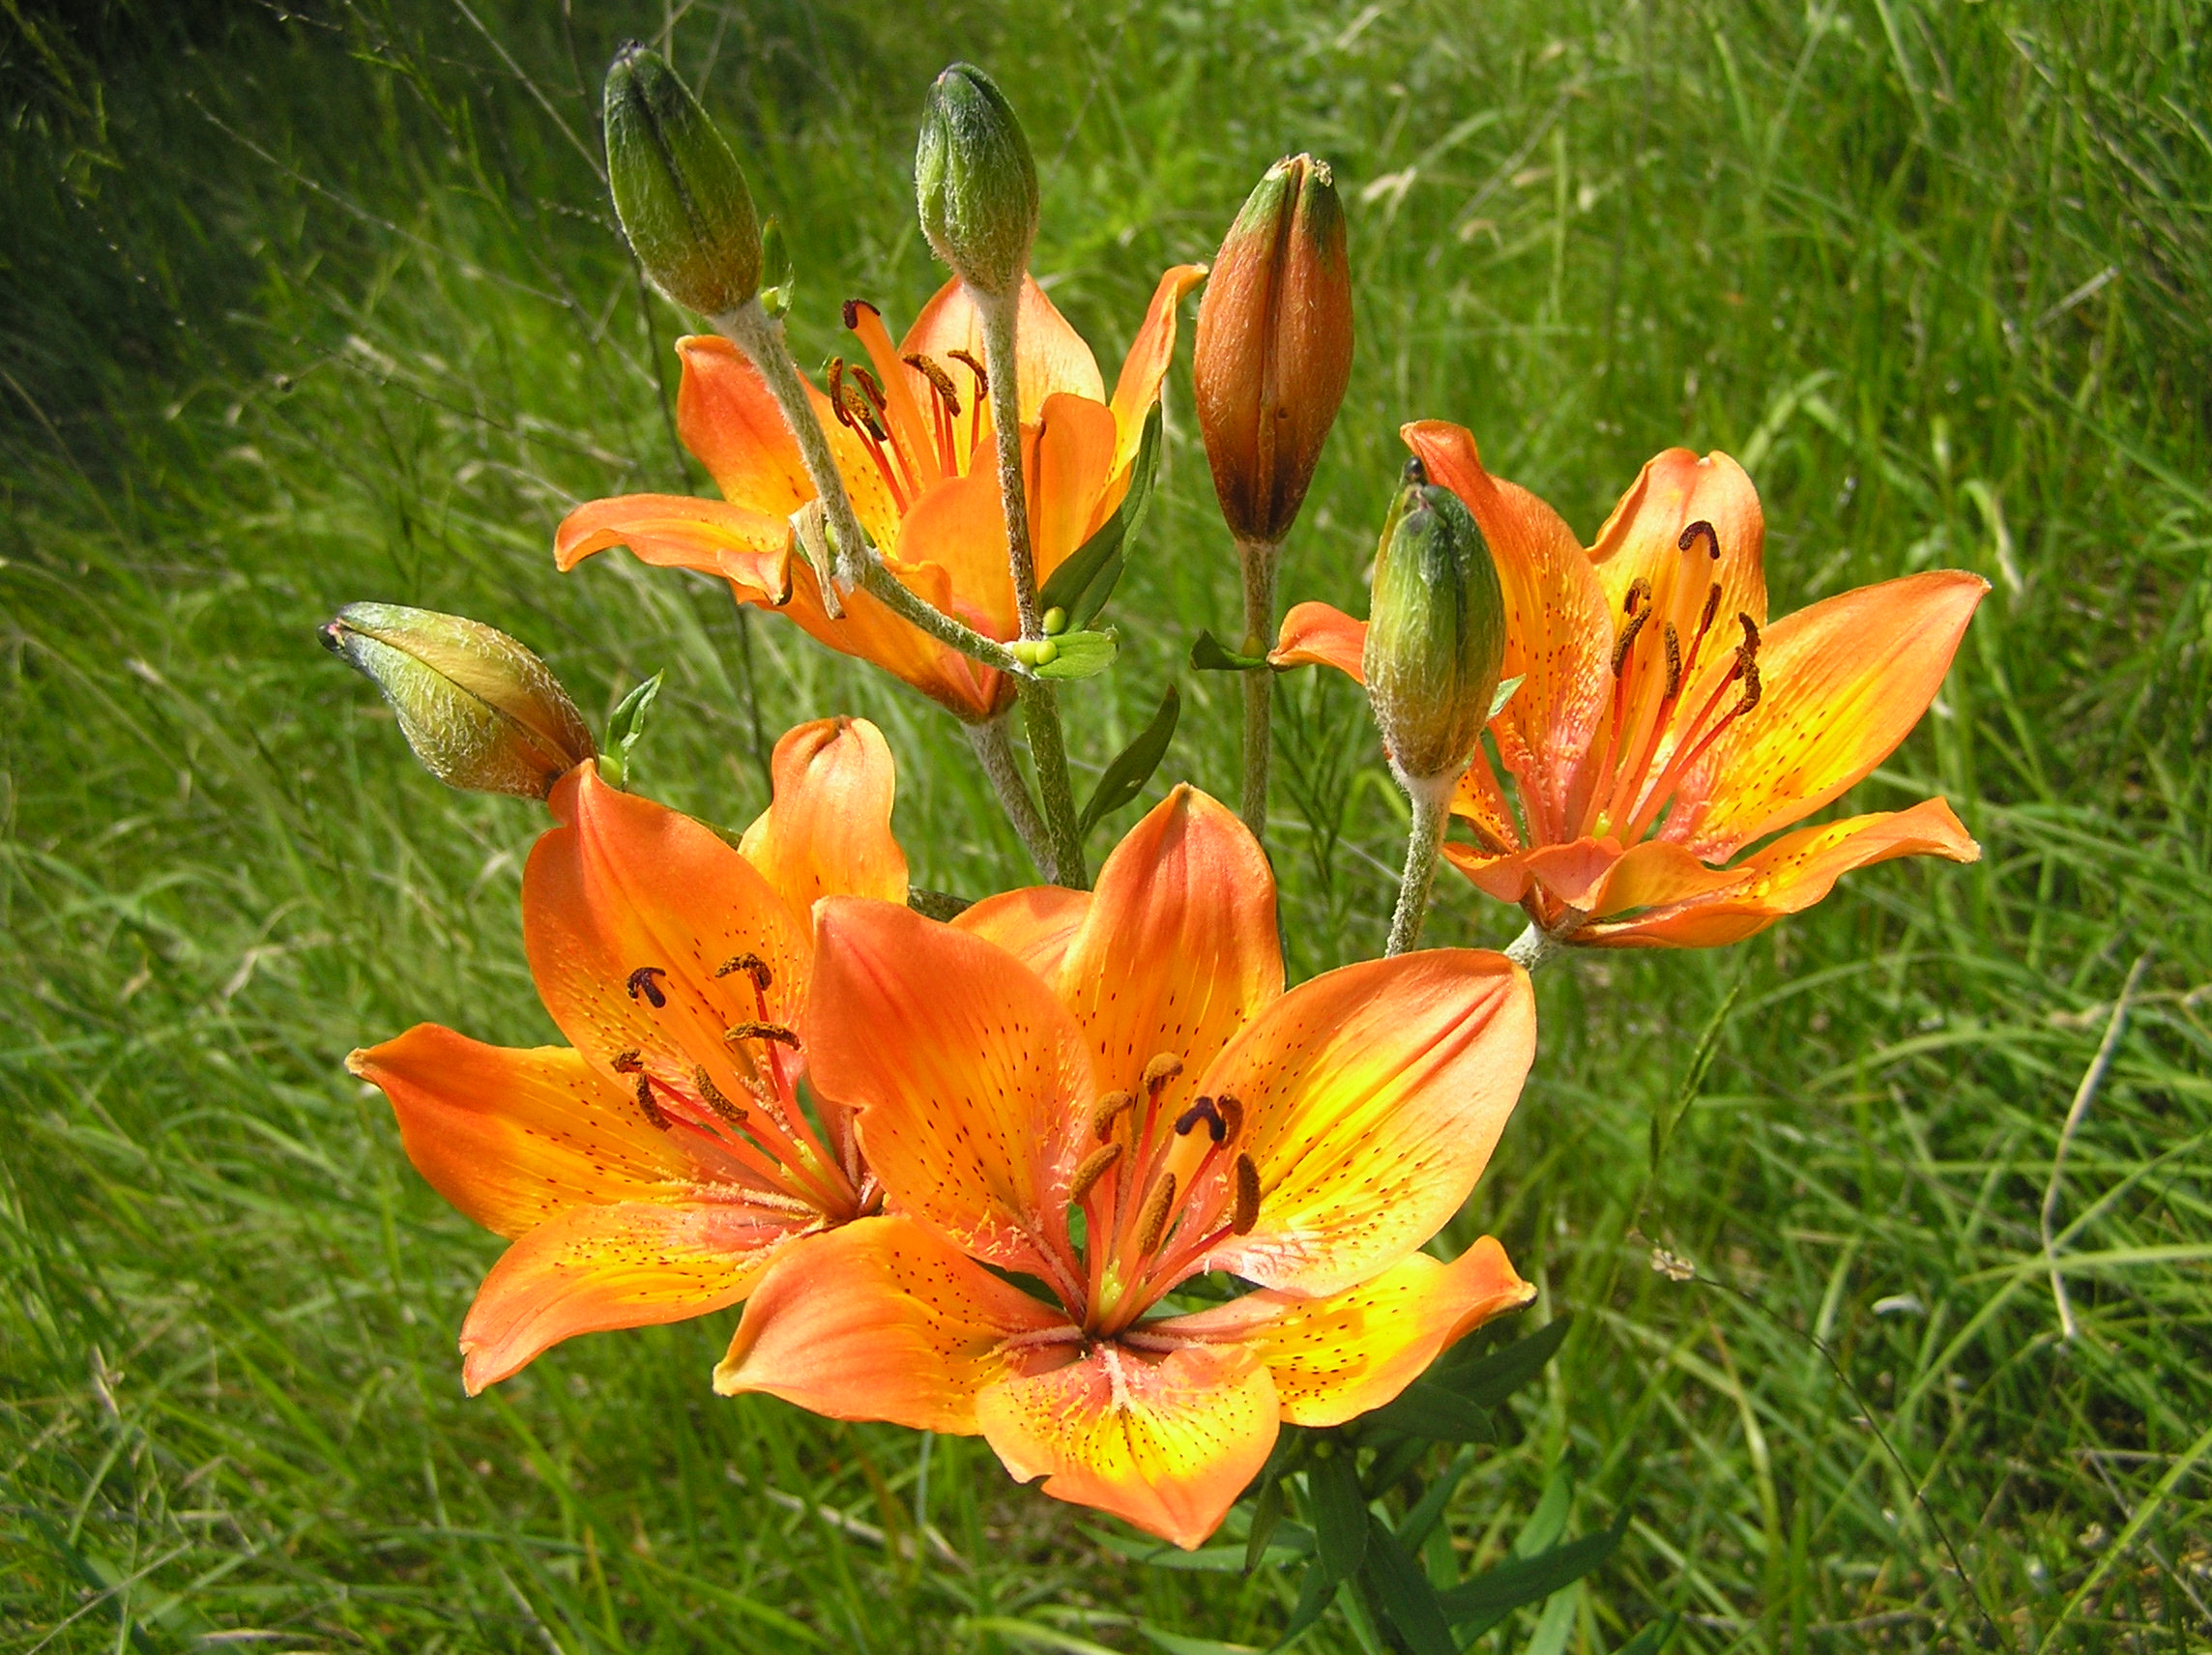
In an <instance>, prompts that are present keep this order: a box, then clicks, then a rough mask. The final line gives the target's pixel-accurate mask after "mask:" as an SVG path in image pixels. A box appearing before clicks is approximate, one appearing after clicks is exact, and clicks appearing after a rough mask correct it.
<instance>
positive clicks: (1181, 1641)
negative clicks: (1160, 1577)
mask: <svg viewBox="0 0 2212 1655" xmlns="http://www.w3.org/2000/svg"><path fill="white" fill-rule="evenodd" d="M1137 1630H1138V1631H1139V1632H1141V1633H1143V1634H1144V1635H1145V1636H1146V1637H1147V1638H1149V1639H1150V1640H1152V1645H1153V1647H1154V1648H1157V1649H1163V1650H1165V1651H1166V1652H1167V1655H1260V1651H1259V1650H1258V1649H1257V1648H1255V1647H1254V1646H1253V1645H1251V1644H1249V1643H1223V1642H1220V1641H1219V1640H1215V1639H1211V1638H1191V1637H1189V1636H1187V1635H1185V1634H1183V1633H1180V1632H1170V1631H1169V1630H1168V1629H1167V1628H1166V1627H1164V1626H1154V1625H1153V1624H1152V1623H1151V1622H1150V1621H1149V1620H1140V1621H1139V1622H1137Z"/></svg>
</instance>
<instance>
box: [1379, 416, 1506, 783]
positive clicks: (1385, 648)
mask: <svg viewBox="0 0 2212 1655" xmlns="http://www.w3.org/2000/svg"><path fill="white" fill-rule="evenodd" d="M1504 665H1505V595H1504V593H1503V592H1502V591H1501V590H1500V589H1499V584H1498V569H1497V566H1495V565H1494V564H1493V563H1492V562H1491V559H1490V547H1489V546H1488V544H1486V543H1485V541H1484V540H1483V537H1482V531H1481V530H1480V529H1478V528H1477V527H1476V526H1475V522H1474V519H1473V518H1472V517H1471V516H1470V515H1469V514H1468V509H1467V508H1466V507H1465V506H1463V505H1461V504H1460V502H1459V497H1458V496H1457V495H1455V494H1453V493H1452V492H1451V490H1449V489H1448V488H1438V487H1435V486H1434V485H1432V484H1430V483H1429V481H1428V479H1427V477H1426V475H1425V474H1424V473H1423V472H1422V470H1421V463H1420V461H1418V460H1412V461H1410V462H1408V464H1407V467H1406V486H1405V487H1403V488H1401V489H1400V490H1399V491H1398V498H1397V500H1396V501H1395V502H1394V503H1393V504H1392V505H1391V508H1390V517H1389V521H1388V522H1387V523H1385V524H1384V525H1383V544H1382V548H1381V550H1380V551H1379V552H1378V553H1377V554H1376V559H1375V595H1374V600H1373V602H1372V604H1371V605H1370V606H1369V609H1368V621H1367V651H1366V658H1365V661H1364V666H1365V671H1366V676H1367V701H1368V705H1369V706H1370V707H1372V708H1373V709H1374V711H1375V722H1376V724H1377V725H1378V726H1379V727H1380V728H1381V730H1382V732H1383V751H1384V752H1385V753H1387V754H1388V755H1389V759H1390V763H1391V766H1392V768H1393V769H1396V770H1397V772H1398V774H1399V775H1400V777H1401V778H1403V779H1405V780H1406V781H1407V782H1408V783H1409V784H1411V783H1413V782H1434V781H1445V780H1449V779H1451V778H1454V777H1456V776H1458V775H1459V773H1460V772H1461V771H1462V770H1464V769H1467V766H1468V761H1469V760H1470V758H1471V757H1472V756H1473V754H1474V744H1475V742H1476V741H1477V740H1480V739H1481V736H1482V727H1483V725H1484V724H1485V723H1486V722H1488V720H1489V717H1490V701H1491V697H1492V696H1493V695H1494V694H1495V693H1496V692H1497V689H1498V678H1499V673H1500V672H1501V671H1502V670H1503V669H1504Z"/></svg>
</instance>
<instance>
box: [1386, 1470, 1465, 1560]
mask: <svg viewBox="0 0 2212 1655" xmlns="http://www.w3.org/2000/svg"><path fill="white" fill-rule="evenodd" d="M1473 1469H1474V1450H1473V1449H1471V1448H1462V1449H1461V1450H1460V1451H1459V1452H1458V1453H1457V1454H1455V1455H1453V1456H1452V1463H1451V1464H1450V1465H1448V1466H1445V1467H1444V1470H1443V1474H1442V1475H1441V1476H1440V1477H1439V1478H1437V1480H1436V1481H1435V1482H1433V1483H1431V1484H1430V1485H1429V1486H1428V1489H1427V1490H1426V1491H1425V1492H1424V1493H1423V1494H1422V1495H1421V1497H1420V1498H1419V1499H1418V1500H1417V1501H1415V1502H1414V1505H1413V1509H1412V1511H1409V1512H1408V1513H1406V1521H1405V1522H1403V1523H1401V1524H1398V1543H1399V1544H1400V1545H1402V1546H1403V1547H1405V1548H1406V1550H1407V1551H1409V1552H1418V1551H1419V1550H1420V1549H1421V1543H1422V1542H1423V1541H1425V1540H1427V1539H1428V1537H1429V1535H1430V1532H1431V1531H1432V1530H1434V1529H1435V1527H1436V1526H1437V1524H1439V1523H1440V1522H1441V1521H1442V1520H1443V1515H1444V1507H1445V1506H1447V1505H1449V1504H1450V1503H1451V1497H1452V1495H1454V1494H1455V1493H1457V1492H1458V1490H1459V1485H1460V1483H1461V1481H1462V1479H1464V1478H1465V1477H1466V1476H1467V1474H1468V1472H1470V1471H1471V1470H1473Z"/></svg>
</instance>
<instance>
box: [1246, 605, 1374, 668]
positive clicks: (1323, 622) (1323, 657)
mask: <svg viewBox="0 0 2212 1655" xmlns="http://www.w3.org/2000/svg"><path fill="white" fill-rule="evenodd" d="M1366 654H1367V623H1366V622H1364V621H1354V620H1353V618H1352V617H1351V616H1349V615H1347V614H1346V613H1345V612H1344V611H1343V610H1341V609H1335V608H1332V607H1330V606H1329V605H1328V604H1326V603H1312V602H1308V603H1294V604H1292V605H1291V608H1290V613H1289V614H1287V615H1285V616H1284V617H1283V624H1282V629H1281V630H1280V631H1279V632H1278V633H1277V634H1276V636H1275V647H1274V648H1273V649H1271V650H1269V651H1268V652H1267V664H1268V665H1269V666H1272V667H1306V666H1316V667H1334V668H1336V670H1337V671H1338V672H1340V673H1343V674H1344V675H1345V676H1346V677H1348V678H1350V679H1351V680H1352V682H1353V683H1360V684H1363V683H1365V682H1367V666H1366Z"/></svg>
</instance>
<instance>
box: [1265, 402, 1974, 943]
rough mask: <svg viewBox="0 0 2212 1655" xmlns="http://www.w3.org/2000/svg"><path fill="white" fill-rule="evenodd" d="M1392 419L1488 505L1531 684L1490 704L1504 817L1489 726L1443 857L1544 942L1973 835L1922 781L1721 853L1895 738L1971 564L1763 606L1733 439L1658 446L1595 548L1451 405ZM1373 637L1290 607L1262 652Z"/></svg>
mask: <svg viewBox="0 0 2212 1655" xmlns="http://www.w3.org/2000/svg"><path fill="white" fill-rule="evenodd" d="M1401 435H1403V436H1404V437H1405V439H1406V442H1407V444H1408V446H1409V447H1411V448H1412V450H1413V451H1414V453H1416V454H1417V455H1419V456H1420V459H1421V463H1422V464H1423V465H1424V466H1425V467H1426V468H1427V470H1428V473H1429V477H1430V479H1431V480H1433V481H1436V482H1440V483H1441V484H1443V485H1444V486H1445V487H1447V488H1449V489H1450V490H1451V491H1452V492H1453V493H1455V494H1457V495H1458V496H1459V497H1460V499H1461V500H1462V501H1464V502H1465V503H1466V505H1467V508H1468V509H1469V510H1470V512H1472V513H1473V515H1474V520H1475V521H1476V522H1477V523H1478V524H1480V525H1481V528H1482V532H1483V536H1484V537H1485V538H1486V539H1487V540H1488V541H1489V543H1490V550H1491V555H1492V556H1493V558H1495V559H1496V561H1497V564H1498V574H1499V582H1500V583H1501V584H1502V586H1503V588H1504V592H1505V603H1506V610H1507V633H1506V645H1505V676H1506V677H1507V678H1508V679H1510V678H1514V677H1519V678H1520V679H1521V685H1520V688H1519V689H1518V690H1516V691H1515V693H1514V695H1513V699H1512V700H1511V701H1510V702H1508V703H1507V704H1506V706H1505V708H1504V709H1503V710H1502V711H1500V712H1499V715H1498V717H1496V718H1495V719H1493V720H1492V721H1491V725H1490V732H1491V735H1492V737H1493V738H1494V739H1495V740H1496V741H1497V743H1498V753H1499V759H1500V760H1501V761H1502V762H1503V764H1504V766H1505V769H1506V771H1507V773H1508V774H1510V775H1511V776H1512V778H1513V782H1514V791H1515V795H1516V797H1517V799H1518V802H1519V806H1520V808H1519V811H1518V813H1516V812H1515V810H1514V809H1513V807H1512V805H1511V804H1509V803H1508V802H1507V799H1506V797H1505V793H1504V791H1503V789H1502V788H1501V787H1500V786H1499V781H1498V777H1497V774H1496V772H1495V771H1494V770H1493V769H1491V766H1490V760H1489V757H1488V755H1487V754H1486V753H1485V752H1484V751H1483V750H1482V749H1481V748H1480V747H1479V746H1478V747H1477V748H1476V750H1475V755H1474V762H1473V764H1472V766H1471V767H1470V769H1469V770H1468V772H1467V774H1466V776H1464V777H1463V778H1462V779H1461V782H1460V786H1459V790H1458V793H1457V796H1456V797H1455V798H1454V799H1453V802H1452V810H1453V813H1454V814H1455V815H1456V816H1458V817H1460V818H1461V819H1462V820H1464V821H1465V822H1467V823H1468V824H1469V825H1470V827H1471V828H1472V830H1473V833H1474V836H1475V840H1476V843H1475V844H1473V845H1471V846H1470V845H1464V844H1458V843H1447V844H1446V845H1445V846H1444V855H1445V856H1446V857H1449V858H1450V859H1451V861H1452V863H1453V865H1455V866H1456V867H1458V868H1459V870H1460V871H1461V872H1462V873H1464V874H1466V875H1467V877H1468V878H1469V879H1470V880H1471V881H1472V882H1473V883H1474V884H1475V886H1477V887H1479V888H1480V889H1482V890H1484V891H1486V892H1488V893H1489V894H1490V895H1492V896H1495V897H1497V898H1499V900H1500V901H1504V902H1518V903H1520V904H1521V906H1522V907H1523V908H1524V909H1525V910H1526V911H1527V912H1528V916H1529V918H1530V919H1532V920H1533V921H1534V922H1535V923H1536V925H1537V926H1538V927H1539V928H1540V929H1541V930H1542V931H1543V932H1544V933H1545V934H1546V935H1547V936H1549V937H1550V938H1551V939H1552V940H1553V941H1555V942H1557V943H1574V944H1587V945H1594V946H1599V947H1646V948H1648V947H1677V948H1695V947H1707V946H1712V945H1714V944H1724V943H1733V942H1737V941H1739V940H1741V939H1742V938H1745V937H1749V936H1751V935H1753V934H1754V933H1755V932H1759V931H1762V930H1764V929H1765V928H1766V927H1767V926H1769V925H1771V924H1773V923H1774V922H1775V921H1776V920H1777V919H1779V918H1781V917H1782V916H1783V915H1787V914H1795V913H1797V912H1798V911H1799V910H1801V909H1805V908H1810V907H1811V906H1812V905H1813V904H1815V903H1817V902H1819V900H1820V899H1821V898H1822V897H1824V896H1826V895H1827V894H1828V892H1829V891H1830V890H1832V889H1833V888H1834V887H1835V884H1836V881H1837V880H1838V879H1839V878H1840V877H1841V876H1842V875H1844V874H1846V873H1848V872H1849V871H1850V870H1851V869H1853V868H1861V867H1866V866H1869V865H1871V864H1873V863H1875V862H1882V861H1887V860H1889V859H1890V858H1891V857H1909V856H1936V857H1946V858H1947V859H1949V860H1951V861H1955V862H1970V861H1974V860H1976V859H1977V858H1978V857H1980V856H1981V854H1982V853H1981V847H1980V846H1978V845H1976V844H1975V843H1974V841H1973V840H1972V839H1971V838H1970V837H1968V835H1967V833H1966V830H1965V827H1963V826H1962V825H1961V824H1960V821H1959V819H1958V817H1957V816H1956V815H1954V814H1953V813H1952V810H1951V807H1950V805H1949V804H1947V803H1946V802H1945V801H1944V800H1942V799H1940V798H1930V799H1925V800H1923V801H1922V802H1920V803H1918V804H1916V805H1913V806H1912V807H1911V808H1910V809H1907V810H1899V811H1877V812H1875V813H1872V814H1869V815H1864V816H1853V817H1849V818H1847V819H1845V820H1843V821H1839V822H1829V823H1823V824H1820V825H1819V826H1817V827H1804V828H1799V829H1798V830H1797V831H1795V832H1793V833H1785V834H1784V835H1783V836H1782V837H1781V838H1779V839H1776V840H1774V841H1772V842H1771V843H1770V844H1767V845H1766V846H1764V847H1763V848H1761V849H1760V850H1759V851H1757V852H1755V853H1754V854H1753V855H1751V856H1749V857H1745V858H1744V859H1743V860H1741V861H1738V862H1735V863H1733V864H1732V865H1726V866H1724V865H1722V864H1726V863H1728V862H1729V859H1730V858H1731V857H1734V856H1735V855H1736V854H1737V853H1738V852H1739V851H1741V850H1742V849H1743V848H1744V847H1745V846H1747V845H1750V844H1752V843H1753V842H1754V841H1755V840H1759V839H1761V838H1764V837H1765V836H1766V835H1767V834H1769V833H1772V832H1774V831H1776V830H1777V829H1780V828H1783V827H1789V826H1790V824H1792V823H1795V822H1797V821H1799V820H1801V819H1802V818H1804V817H1806V816H1808V815H1810V814H1812V813H1813V812H1814V811H1816V810H1818V809H1819V808H1820V807H1821V806H1822V805H1824V804H1827V803H1830V802H1831V801H1833V800H1834V799H1836V798H1840V797H1842V795H1843V794H1844V793H1846V792H1847V791H1848V790H1849V789H1850V788H1851V787H1852V786H1854V785H1855V784H1857V783H1858V782H1859V781H1861V780H1863V779H1864V778H1865V777H1866V776H1867V775H1868V774H1869V773H1870V772H1871V771H1872V770H1873V769H1874V768H1875V767H1876V766H1877V765H1878V764H1880V763H1881V761H1882V760H1883V759H1885V758H1887V757H1888V756H1889V755H1890V753H1891V752H1893V751H1894V750H1895V749H1896V747H1897V744H1898V743H1899V742H1900V741H1902V740H1905V738H1906V735H1907V734H1908V733H1909V732H1910V731H1911V729H1912V727H1913V725H1914V724H1916V723H1918V722H1919V721H1920V715H1921V714H1922V713H1923V712H1925V711H1927V710H1928V705H1929V703H1930V702H1932V701H1933V700H1934V699H1935V698H1936V690H1937V689H1938V688H1940V687H1941V685H1942V682H1943V675H1944V674H1945V673H1946V672H1947V671H1948V670H1949V669H1950V665H1951V657H1952V655H1953V653H1956V651H1957V650H1958V647H1959V639H1960V638H1961V636H1962V635H1963V634H1964V633H1965V629H1966V623H1967V622H1968V621H1969V620H1970V619H1972V617H1973V613H1974V608H1975V606H1976V605H1977V604H1979V603H1980V602H1981V600H1982V595H1983V594H1984V593H1986V592H1988V591H1989V582H1987V581H1985V580H1983V579H1982V578H1981V576H1979V575H1976V574H1970V573H1966V572H1964V571H1961V570H1956V569H1937V570H1931V571H1929V572H1927V573H1924V574H1911V575H1906V576H1905V577H1903V578H1902V579H1899V580H1889V581H1883V582H1881V583H1879V584H1878V585H1875V586H1865V587H1860V588H1858V589H1857V590H1856V591H1853V592H1847V593H1843V594H1840V595H1837V596H1834V597H1829V598H1825V599H1823V600H1821V601H1820V602H1819V603H1815V604H1813V605H1811V606H1810V607H1808V608H1805V609H1800V610H1798V611H1797V612H1796V613H1795V614H1793V615H1789V616H1785V617H1784V618H1783V619H1782V620H1780V621H1777V622H1775V623H1774V624H1772V625H1771V626H1769V625H1767V624H1766V579H1765V575H1764V572H1763V570H1762V568H1761V550H1762V548H1763V546H1764V543H1765V537H1766V525H1765V519H1764V517H1763V516H1762V515H1761V511H1760V507H1759V494H1758V491H1757V490H1756V489H1754V488H1753V487H1752V483H1751V479H1750V478H1748V477H1746V476H1745V475H1744V472H1743V468H1742V467H1740V466H1738V465H1737V464H1736V463H1735V461H1733V460H1732V459H1731V458H1729V456H1728V455H1726V454H1722V453H1713V454H1707V455H1706V456H1705V457H1704V458H1703V459H1700V458H1698V456H1697V455H1695V454H1693V453H1691V452H1689V451H1688V450H1684V449H1670V450H1667V451H1666V452H1665V453H1662V454H1660V455H1659V456H1657V457H1656V458H1655V459H1653V460H1651V461H1650V462H1648V463H1647V464H1646V465H1645V466H1644V470H1643V472H1642V473H1641V474H1640V475H1639V476H1638V478H1637V479H1636V482H1635V484H1634V486H1632V487H1631V488H1630V489H1629V491H1628V492H1627V493H1626V494H1624V495H1622V496H1621V498H1620V503H1619V504H1618V505H1617V506H1615V508H1614V509H1613V515H1612V516H1610V517H1609V518H1607V519H1606V523H1605V527H1604V528H1603V529H1601V530H1600V531H1599V532H1598V537H1597V543H1596V544H1595V545H1594V546H1591V547H1590V548H1589V549H1588V550H1587V551H1585V550H1584V549H1583V547H1582V546H1581V544H1580V542H1578V541H1577V539H1576V538H1575V535H1574V531H1573V530H1571V529H1569V528H1568V527H1567V525H1566V523H1565V522H1564V520H1562V519H1561V518H1560V516H1559V515H1558V513H1557V512H1556V511H1554V510H1553V509H1552V508H1550V507H1549V506H1547V505H1546V504H1545V503H1544V502H1543V501H1541V500H1539V499H1537V498H1536V496H1535V495H1533V494H1531V493H1529V492H1528V490H1527V489H1525V488H1521V487H1519V486H1517V485H1516V484H1513V483H1510V482H1506V481H1503V480H1501V479H1497V478H1493V477H1492V476H1491V475H1490V474H1489V473H1488V472H1486V471H1485V470H1483V468H1482V462H1481V460H1480V458H1479V457H1478V456H1477V455H1476V453H1475V447H1474V438H1473V437H1472V436H1471V435H1470V433H1469V432H1467V431H1466V430H1464V429H1463V428H1461V427H1460V426H1457V425H1450V424H1446V423H1444V422H1443V421H1419V422H1416V423H1413V424H1410V425H1407V426H1405V427H1404V428H1403V429H1402V432H1401ZM1365 634H1366V626H1365V624H1364V623H1362V622H1358V621H1354V620H1353V619H1352V618H1351V617H1349V616H1347V615H1344V614H1342V613H1340V612H1338V611H1337V610H1334V609H1331V608H1330V607H1329V606H1328V605H1326V604H1324V603H1301V604H1298V605H1297V606H1296V607H1295V608H1294V609H1293V610H1292V611H1291V612H1290V613H1289V614H1288V615H1286V616H1285V617H1284V619H1283V627H1282V633H1281V636H1280V639H1279V641H1278V644H1277V647H1276V649H1275V650H1274V651H1273V652H1272V653H1270V654H1269V656H1268V659H1269V660H1271V661H1273V662H1274V663H1275V664H1277V665H1278V666H1291V665H1297V664H1301V663H1305V662H1319V663H1322V664H1324V665H1329V666H1334V667H1338V668H1340V669H1341V670H1343V671H1345V672H1349V673H1350V674H1352V676H1353V677H1354V678H1357V677H1359V676H1360V667H1359V662H1360V646H1361V643H1362V641H1363V639H1364V637H1365ZM1662 816H1664V820H1661V818H1662ZM1654 825H1656V827H1657V831H1656V832H1653V831H1652V829H1653V827H1654Z"/></svg>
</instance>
